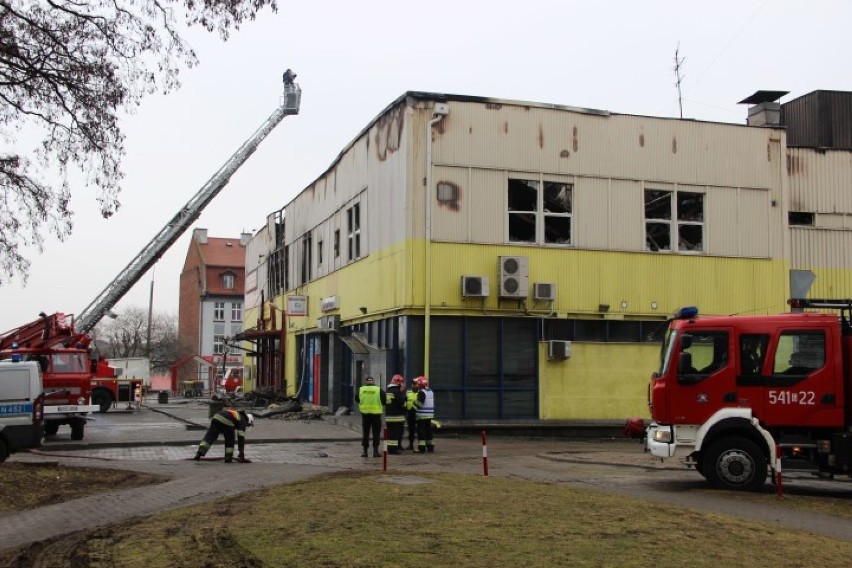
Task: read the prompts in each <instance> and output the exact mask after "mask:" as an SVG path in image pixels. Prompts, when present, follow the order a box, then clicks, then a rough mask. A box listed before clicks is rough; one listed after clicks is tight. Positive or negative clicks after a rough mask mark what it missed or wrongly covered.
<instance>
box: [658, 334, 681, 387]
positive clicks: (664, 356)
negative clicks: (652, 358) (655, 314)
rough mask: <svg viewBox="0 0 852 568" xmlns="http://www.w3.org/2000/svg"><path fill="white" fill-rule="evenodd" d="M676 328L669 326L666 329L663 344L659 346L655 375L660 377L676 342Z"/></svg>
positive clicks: (670, 357) (664, 370)
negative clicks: (657, 366) (658, 359)
mask: <svg viewBox="0 0 852 568" xmlns="http://www.w3.org/2000/svg"><path fill="white" fill-rule="evenodd" d="M677 336H678V333H677V330H676V329H673V328H671V327H669V328H668V329H667V330H666V337H665V338H664V339H663V346H662V348H660V368H659V369H657V372H656V373H655V376H657V377H662V376H663V375H664V374H665V373H666V369H667V368H668V366H669V362H670V361H671V360H672V351H674V346H675V344H676V343H677Z"/></svg>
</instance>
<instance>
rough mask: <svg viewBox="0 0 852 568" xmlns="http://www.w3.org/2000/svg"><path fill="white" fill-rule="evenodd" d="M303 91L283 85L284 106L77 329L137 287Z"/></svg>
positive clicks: (139, 257) (125, 272)
mask: <svg viewBox="0 0 852 568" xmlns="http://www.w3.org/2000/svg"><path fill="white" fill-rule="evenodd" d="M301 98H302V91H301V89H300V88H299V86H298V85H297V84H294V83H290V84H285V85H284V96H283V97H282V103H281V106H280V107H278V108H277V109H276V110H275V112H273V113H272V114H271V115H270V116H269V118H267V119H266V121H265V122H264V123H263V124H262V125H261V126H260V128H258V129H257V131H256V132H255V133H254V134H252V135H251V136H250V137H249V138H248V140H246V141H245V143H243V145H242V146H241V147H240V149H239V150H237V151H236V152H235V153H234V155H233V156H231V157H230V158H229V159H228V161H227V162H225V164H224V165H223V166H222V167H221V168H219V171H217V172H216V173H215V174H213V177H211V178H210V180H209V181H208V182H207V183H206V184H204V186H203V187H202V188H201V189H200V190H198V193H196V194H195V195H194V196H193V197H192V199H190V200H189V201H188V202H187V204H186V205H184V206H183V207H182V208H181V209H180V211H178V213H177V214H176V215H175V216H174V217H173V218H172V220H171V221H169V222H168V223H167V224H166V226H165V227H163V228H162V229H161V230H160V232H159V233H157V235H156V236H155V237H154V238H153V239H152V240H151V241H150V242H149V243H148V244H147V245H146V246H145V248H143V249H142V251H141V252H140V253H139V254H137V255H136V257H135V258H134V259H133V260H131V261H130V263H129V264H128V265H127V266H126V267H125V268H124V270H122V271H121V272H120V273H119V275H118V276H117V277H116V278H115V279H114V280H113V281H112V282H110V283H109V285H107V287H106V288H105V289H104V290H103V292H101V293H100V294H99V295H98V297H97V298H96V299H95V300H94V301H93V302H92V303H91V304H89V305H88V306H87V307H86V309H84V310H83V312H82V313H81V314H80V315H79V317H78V318H77V320H76V322H75V328H76V330H77V331H78V332H80V333H88V332H89V331H91V330H92V328H94V327H95V325H97V323H98V322H99V321H100V320H101V318H103V317H104V315H105V314H106V313H107V312H108V311H109V310H110V308H112V307H113V306H114V305H115V304H116V303H118V301H119V300H120V299H121V298H122V297H123V296H124V295H125V294H126V293H127V291H128V290H130V289H131V288H132V287H133V285H134V284H136V283H137V282H138V281H139V279H140V278H142V276H143V275H144V274H145V273H146V272H147V271H148V269H149V268H151V266H153V265H154V263H155V262H157V260H159V259H160V257H161V256H162V255H163V254H164V253H165V252H166V251H167V250H168V249H169V247H170V246H171V245H172V244H174V242H175V241H176V240H177V239H178V238H179V237H180V236H181V235H182V234H183V233H184V232H185V231H186V230H187V229H188V228H189V226H190V225H191V224H192V223H193V222H194V221H195V220H196V219H197V218H198V216H199V215H200V214H201V212H202V211H203V210H204V208H205V207H206V206H207V204H208V203H210V201H212V200H213V198H214V197H216V195H217V194H218V193H219V192H220V191H221V190H222V188H223V187H225V185H227V184H228V181H229V180H230V179H231V176H232V175H234V172H236V171H237V170H238V169H239V168H240V166H242V165H243V163H244V162H245V161H246V160H247V159H248V157H249V156H251V155H252V154H253V153H254V151H255V150H256V149H257V147H258V145H259V144H260V143H261V142H262V141H263V139H264V138H266V136H267V135H268V134H269V133H270V132H272V129H274V128H275V127H276V126H277V125H278V123H279V122H281V120H283V119H284V117H285V116H288V115H291V114H298V113H299V104H300V102H301Z"/></svg>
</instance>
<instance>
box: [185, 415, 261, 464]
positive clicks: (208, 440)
mask: <svg viewBox="0 0 852 568" xmlns="http://www.w3.org/2000/svg"><path fill="white" fill-rule="evenodd" d="M252 426H254V416H252V415H251V414H249V413H248V412H245V411H243V410H240V411H237V410H234V409H233V408H226V409H224V410H222V411H220V412H218V413H216V415H215V416H213V420H211V421H210V428H208V429H207V433H206V434H205V435H204V439H203V440H201V443H200V444H198V452H196V454H195V457H194V458H193V459H194V460H195V461H199V460H200V459H201V458H203V457H204V455H205V454H206V453H207V451H208V450H209V449H210V446H212V445H213V444H214V442H216V439H217V438H218V437H219V434H222V436H223V437H224V438H225V463H231V462H232V461H233V459H234V438H235V437H236V439H237V448H238V449H239V454H238V455H237V461H238V462H240V463H251V460H248V459H246V454H245V446H246V430H247V429H248V428H251V427H252Z"/></svg>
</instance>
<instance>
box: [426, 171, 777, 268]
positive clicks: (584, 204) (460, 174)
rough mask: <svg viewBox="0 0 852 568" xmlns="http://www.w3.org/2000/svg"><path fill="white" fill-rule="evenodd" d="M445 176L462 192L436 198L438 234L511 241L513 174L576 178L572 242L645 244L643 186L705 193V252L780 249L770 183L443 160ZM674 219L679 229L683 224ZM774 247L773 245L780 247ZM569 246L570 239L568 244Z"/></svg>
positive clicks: (756, 253) (630, 247)
mask: <svg viewBox="0 0 852 568" xmlns="http://www.w3.org/2000/svg"><path fill="white" fill-rule="evenodd" d="M435 172H436V182H435V183H436V187H437V185H438V184H448V185H452V186H453V187H455V188H456V189H457V192H456V195H457V196H458V199H457V200H456V201H454V202H453V203H440V202H439V201H438V200H437V199H436V198H434V197H433V199H432V207H433V214H432V222H433V238H434V239H435V240H440V241H446V242H472V243H473V242H476V243H490V244H504V243H507V242H508V235H507V234H506V228H505V227H506V214H507V213H506V207H507V205H506V203H507V200H506V187H507V179H508V178H509V177H518V176H523V177H527V178H531V179H539V176H541V179H544V180H550V181H563V182H567V183H572V184H573V188H574V189H573V191H574V200H573V217H572V243H571V247H573V248H586V249H598V250H622V251H644V250H645V218H644V209H643V207H644V189H646V188H653V189H663V190H667V191H673V192H674V191H688V192H693V193H701V194H703V195H704V196H705V199H704V223H703V241H704V242H703V244H704V247H703V252H704V253H706V254H712V255H724V256H745V257H757V258H767V257H771V256H780V255H781V254H782V250H781V239H780V237H776V238H774V239H773V238H772V235H773V234H776V235H780V234H781V233H780V231H781V227H782V221H783V219H782V213H781V208H773V207H771V205H770V192H769V191H767V190H764V189H744V188H726V187H713V186H697V185H682V184H674V183H662V182H641V181H628V180H613V179H606V178H592V177H581V176H562V175H544V174H533V173H521V172H506V171H503V170H483V169H481V168H462V167H447V166H443V167H440V166H439V167H436V168H435ZM676 230H677V229H676V223H673V227H672V231H673V232H674V231H676ZM773 247H774V248H773ZM562 248H569V247H562Z"/></svg>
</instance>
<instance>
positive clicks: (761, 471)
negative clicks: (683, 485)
mask: <svg viewBox="0 0 852 568" xmlns="http://www.w3.org/2000/svg"><path fill="white" fill-rule="evenodd" d="M849 306H852V302H850V303H849V304H848V305H847V306H846V307H849ZM851 346H852V326H850V325H849V320H848V318H846V317H844V318H843V320H839V319H838V317H837V315H834V314H827V313H804V312H801V313H786V314H780V315H774V316H721V317H698V310H697V309H695V308H690V309H684V310H680V311H679V312H678V313H677V314H676V316H675V318H674V319H672V320H671V322H670V325H669V327H668V330H667V333H666V337H665V340H664V342H663V346H662V349H661V352H660V366H659V368H658V369H657V370H656V371H655V372H654V373H653V375H652V378H651V383H650V386H649V400H648V404H649V409H650V411H651V416H652V418H653V422H652V424H651V425H650V426H649V428H648V430H647V432H646V449H647V450H648V451H649V452H650V453H651V454H652V455H654V456H657V457H661V458H671V457H678V458H681V459H682V460H683V461H684V463H685V464H687V465H689V466H692V467H694V468H695V469H696V470H697V471H698V472H699V473H701V474H702V475H703V476H704V477H705V478H706V479H707V480H708V481H709V482H710V483H711V484H712V485H715V486H717V487H724V488H732V489H747V490H755V489H758V488H759V487H761V486H762V485H763V484H764V483H765V481H766V478H767V474H768V472H769V471H771V470H773V469H777V468H778V467H781V466H782V464H783V468H784V469H798V470H808V471H811V472H812V473H814V474H816V475H821V476H825V477H831V476H834V475H835V474H845V475H849V474H850V465H852V433H850V425H852V421H850V412H849V411H850V408H852V389H850V376H852V375H850V371H851V370H852V369H850V353H852V350H850V347H851Z"/></svg>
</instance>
